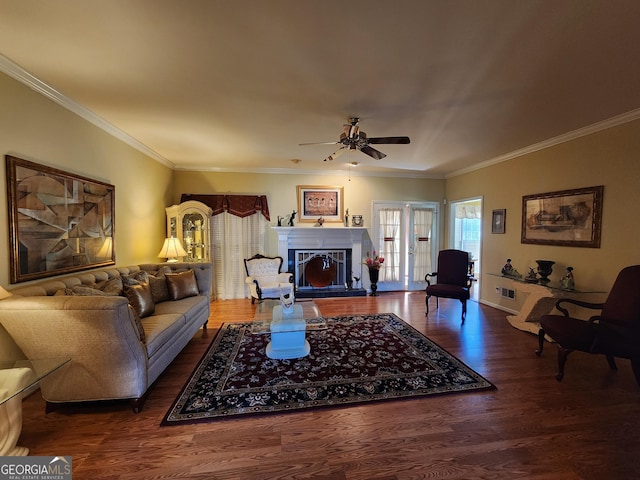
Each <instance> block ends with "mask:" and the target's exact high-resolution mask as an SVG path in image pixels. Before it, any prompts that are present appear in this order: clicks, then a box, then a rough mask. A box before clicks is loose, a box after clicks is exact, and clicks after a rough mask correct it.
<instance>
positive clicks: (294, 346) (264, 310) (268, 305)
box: [251, 300, 327, 360]
mask: <svg viewBox="0 0 640 480" xmlns="http://www.w3.org/2000/svg"><path fill="white" fill-rule="evenodd" d="M326 328H327V323H326V321H325V320H324V318H322V314H321V313H320V309H319V308H318V306H317V305H316V304H315V302H313V301H298V302H296V303H294V304H293V306H292V307H291V308H284V307H283V306H282V305H281V304H280V301H279V300H263V301H262V302H260V303H259V304H258V307H257V308H256V313H255V317H254V320H253V323H252V324H251V333H253V334H255V335H260V334H267V333H269V334H271V341H270V342H269V344H268V345H267V348H266V354H267V356H268V357H269V358H273V359H278V360H288V359H293V358H301V357H305V356H307V355H308V354H309V352H310V350H311V347H310V345H309V342H308V341H307V340H306V338H305V337H306V332H307V331H309V330H322V329H326Z"/></svg>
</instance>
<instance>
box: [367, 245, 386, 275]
mask: <svg viewBox="0 0 640 480" xmlns="http://www.w3.org/2000/svg"><path fill="white" fill-rule="evenodd" d="M383 263H384V258H383V257H381V256H380V255H378V253H377V252H376V251H375V250H374V251H373V254H371V255H370V254H369V252H367V258H365V259H364V264H365V265H366V266H367V267H369V268H375V269H376V270H380V266H381V265H382V264H383Z"/></svg>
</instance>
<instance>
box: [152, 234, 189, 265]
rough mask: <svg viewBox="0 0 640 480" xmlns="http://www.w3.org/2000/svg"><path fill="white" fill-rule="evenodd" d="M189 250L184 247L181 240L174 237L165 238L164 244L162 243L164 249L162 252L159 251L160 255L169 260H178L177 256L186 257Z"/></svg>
mask: <svg viewBox="0 0 640 480" xmlns="http://www.w3.org/2000/svg"><path fill="white" fill-rule="evenodd" d="M186 256H187V252H186V251H185V250H184V248H182V244H181V243H180V240H178V239H177V238H174V237H170V238H165V239H164V244H163V245H162V249H161V250H160V253H158V257H160V258H166V259H167V262H171V263H173V262H177V261H178V258H177V257H186Z"/></svg>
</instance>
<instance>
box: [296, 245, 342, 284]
mask: <svg viewBox="0 0 640 480" xmlns="http://www.w3.org/2000/svg"><path fill="white" fill-rule="evenodd" d="M288 266H289V271H290V272H293V274H294V278H295V283H296V286H297V288H298V289H305V288H325V287H331V286H342V287H345V286H350V283H349V282H350V280H351V249H350V248H347V249H323V250H295V249H291V250H289V262H288Z"/></svg>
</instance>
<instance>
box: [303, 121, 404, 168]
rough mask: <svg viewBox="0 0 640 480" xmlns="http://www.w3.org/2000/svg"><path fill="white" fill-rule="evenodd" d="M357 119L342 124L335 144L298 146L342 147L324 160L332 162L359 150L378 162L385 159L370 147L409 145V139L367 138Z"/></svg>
mask: <svg viewBox="0 0 640 480" xmlns="http://www.w3.org/2000/svg"><path fill="white" fill-rule="evenodd" d="M359 121H360V119H359V118H358V117H351V118H349V123H345V124H344V131H343V132H342V133H341V134H340V140H338V141H337V142H317V143H301V144H300V145H342V146H341V147H340V148H339V149H338V150H336V151H335V152H334V153H332V154H331V155H329V156H328V157H327V158H325V159H324V161H325V162H326V161H327V160H329V161H330V160H333V159H335V158H337V157H339V156H340V155H342V154H343V153H344V152H347V151H349V150H360V151H361V152H362V153H365V154H367V155H369V156H370V157H372V158H374V159H376V160H380V159H383V158H384V157H386V155H385V154H384V153H382V152H381V151H380V150H376V149H375V148H373V147H372V146H371V145H372V144H373V145H383V144H387V145H389V144H407V143H410V140H409V137H367V134H366V133H364V132H362V131H360V127H359V126H358V122H359Z"/></svg>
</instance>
